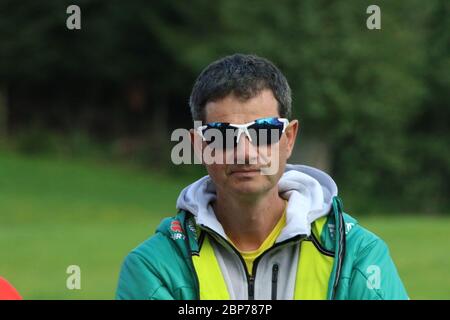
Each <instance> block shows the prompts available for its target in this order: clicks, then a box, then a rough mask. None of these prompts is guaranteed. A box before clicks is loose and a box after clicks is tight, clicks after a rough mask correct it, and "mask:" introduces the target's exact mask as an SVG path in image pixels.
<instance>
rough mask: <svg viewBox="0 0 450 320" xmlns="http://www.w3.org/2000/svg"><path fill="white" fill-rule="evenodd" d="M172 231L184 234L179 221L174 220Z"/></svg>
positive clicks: (171, 225) (171, 226)
mask: <svg viewBox="0 0 450 320" xmlns="http://www.w3.org/2000/svg"><path fill="white" fill-rule="evenodd" d="M170 230H172V231H173V232H181V233H182V232H183V228H181V224H180V221H178V220H174V221H172V223H171V224H170Z"/></svg>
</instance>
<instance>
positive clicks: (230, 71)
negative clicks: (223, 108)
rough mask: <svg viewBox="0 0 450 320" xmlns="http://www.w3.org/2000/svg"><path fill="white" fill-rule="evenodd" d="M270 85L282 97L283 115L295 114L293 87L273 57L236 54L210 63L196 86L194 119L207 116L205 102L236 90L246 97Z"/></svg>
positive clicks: (218, 98) (278, 98)
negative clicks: (265, 57) (268, 58)
mask: <svg viewBox="0 0 450 320" xmlns="http://www.w3.org/2000/svg"><path fill="white" fill-rule="evenodd" d="M264 89H270V90H272V93H273V95H274V97H275V99H276V100H277V101H278V112H279V114H280V117H283V118H290V116H291V104H292V98H291V88H290V87H289V84H288V82H287V80H286V77H285V76H284V75H283V74H282V73H281V71H280V70H279V69H278V68H277V67H276V66H275V65H274V64H273V63H272V62H270V61H269V60H267V59H264V58H261V57H258V56H256V55H248V54H233V55H231V56H227V57H225V58H222V59H220V60H217V61H214V62H213V63H211V64H210V65H208V66H207V67H206V68H205V69H204V70H203V71H202V72H201V73H200V75H199V76H198V78H197V80H196V81H195V84H194V87H193V88H192V92H191V97H190V99H189V106H190V108H191V115H192V118H193V120H194V121H195V120H201V121H203V120H205V105H206V104H207V103H208V102H210V101H217V100H220V99H223V98H225V97H226V96H228V95H229V94H233V95H234V96H236V97H237V98H239V99H243V100H244V101H245V100H247V99H251V98H253V97H255V96H256V95H258V94H259V93H260V92H261V91H262V90H264Z"/></svg>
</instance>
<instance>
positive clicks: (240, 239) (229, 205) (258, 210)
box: [213, 187, 285, 251]
mask: <svg viewBox="0 0 450 320" xmlns="http://www.w3.org/2000/svg"><path fill="white" fill-rule="evenodd" d="M213 208H214V212H215V214H216V217H217V219H218V220H219V222H220V223H221V224H222V227H223V229H224V230H225V233H226V234H227V236H228V237H229V238H230V239H231V241H232V242H233V243H234V245H236V246H237V248H238V249H239V250H241V251H252V250H256V249H258V248H259V247H260V246H261V244H262V243H263V242H264V240H265V239H266V238H267V236H268V235H269V234H270V232H271V231H272V230H273V228H274V227H275V225H276V224H277V222H278V221H279V220H280V218H281V217H282V215H283V212H284V210H285V201H284V200H283V199H282V198H281V197H280V196H279V194H278V188H277V187H275V188H274V189H272V190H271V191H270V192H269V193H267V194H264V195H263V196H260V197H253V198H251V199H248V198H244V197H240V198H236V197H232V196H230V195H226V194H221V193H220V192H218V193H217V199H216V201H215V202H214V203H213Z"/></svg>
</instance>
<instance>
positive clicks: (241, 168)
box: [203, 90, 298, 196]
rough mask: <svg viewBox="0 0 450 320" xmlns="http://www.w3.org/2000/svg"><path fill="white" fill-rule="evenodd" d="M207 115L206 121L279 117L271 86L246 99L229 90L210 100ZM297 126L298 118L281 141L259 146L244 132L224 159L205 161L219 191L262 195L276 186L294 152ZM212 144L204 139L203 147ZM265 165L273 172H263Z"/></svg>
mask: <svg viewBox="0 0 450 320" xmlns="http://www.w3.org/2000/svg"><path fill="white" fill-rule="evenodd" d="M205 115H206V118H205V122H206V123H211V122H227V123H232V124H244V123H248V122H252V121H254V120H256V119H261V118H268V117H279V113H278V102H277V100H276V99H275V97H274V95H273V93H272V91H271V90H262V91H261V92H260V93H259V94H258V95H256V96H255V97H253V98H251V99H248V100H245V101H243V100H241V99H239V98H236V97H235V96H234V95H232V94H230V95H228V96H226V97H225V98H223V99H221V100H218V101H212V102H208V103H207V104H206V106H205ZM297 130H298V122H297V121H296V120H294V121H291V122H290V124H289V126H288V127H287V129H286V130H285V132H284V133H283V134H282V136H281V139H280V141H279V142H277V143H273V144H272V145H261V146H259V147H258V146H255V145H253V144H252V143H251V142H250V141H249V140H248V137H247V136H245V134H242V136H241V138H240V140H239V143H238V145H237V146H236V147H235V148H234V149H233V148H231V149H226V150H225V151H224V154H223V159H224V161H223V162H222V163H220V164H218V163H214V164H207V165H205V166H206V169H207V171H208V173H209V175H210V177H211V179H212V180H213V182H214V184H215V185H216V188H217V189H218V191H220V192H222V193H226V194H237V195H241V196H242V195H247V196H252V195H253V196H259V195H261V194H264V193H266V192H268V191H269V190H271V189H272V188H273V187H275V186H276V185H277V183H278V181H279V179H280V177H281V175H282V174H283V172H284V168H285V165H286V161H287V159H288V158H289V157H290V155H291V152H292V149H293V146H294V142H295V137H296V135H297ZM268 134H269V135H270V133H268ZM209 147H210V146H207V145H206V142H203V148H209ZM238 159H239V160H240V162H238ZM230 160H231V161H230ZM264 167H266V168H268V167H270V168H271V174H269V175H268V174H263V173H262V172H261V168H264ZM263 172H264V170H263Z"/></svg>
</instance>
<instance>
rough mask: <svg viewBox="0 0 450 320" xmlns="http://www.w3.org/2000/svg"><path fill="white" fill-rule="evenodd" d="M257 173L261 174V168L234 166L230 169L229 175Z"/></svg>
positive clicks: (246, 175) (244, 175) (243, 175)
mask: <svg viewBox="0 0 450 320" xmlns="http://www.w3.org/2000/svg"><path fill="white" fill-rule="evenodd" d="M257 174H261V168H236V169H232V170H230V175H233V176H241V177H250V176H254V175H257Z"/></svg>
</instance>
